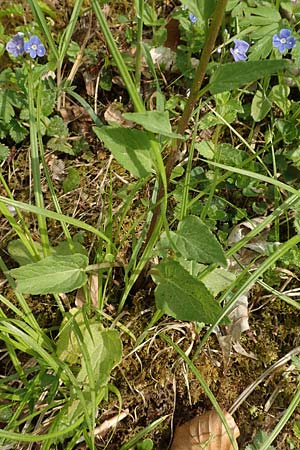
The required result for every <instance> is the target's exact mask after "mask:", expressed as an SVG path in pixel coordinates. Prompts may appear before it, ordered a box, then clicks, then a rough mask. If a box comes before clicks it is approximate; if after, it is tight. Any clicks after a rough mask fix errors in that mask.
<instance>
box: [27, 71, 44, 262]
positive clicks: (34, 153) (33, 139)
mask: <svg viewBox="0 0 300 450" xmlns="http://www.w3.org/2000/svg"><path fill="white" fill-rule="evenodd" d="M31 64H32V63H31V62H29V63H28V109H29V126H30V156H31V170H32V177H33V190H34V198H35V204H36V206H37V207H38V208H42V209H43V208H44V200H43V194H42V189H41V175H40V158H39V147H38V138H37V135H38V134H37V115H36V108H35V99H34V92H35V86H34V81H33V71H32V67H31ZM37 220H38V227H39V233H40V238H41V243H42V248H43V253H44V255H45V256H47V255H48V253H49V239H48V233H47V222H46V218H45V217H44V216H41V215H40V214H38V216H37Z"/></svg>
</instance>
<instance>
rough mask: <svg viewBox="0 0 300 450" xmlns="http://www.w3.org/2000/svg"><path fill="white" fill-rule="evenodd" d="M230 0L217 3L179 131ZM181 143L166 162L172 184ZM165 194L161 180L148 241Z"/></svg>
mask: <svg viewBox="0 0 300 450" xmlns="http://www.w3.org/2000/svg"><path fill="white" fill-rule="evenodd" d="M227 1H228V0H219V1H218V3H217V6H216V8H215V11H214V14H213V17H212V22H211V25H210V28H209V31H208V35H207V39H206V42H205V44H204V47H203V50H202V53H201V57H200V61H199V64H198V67H197V69H196V73H195V77H194V81H193V85H192V87H191V92H190V96H189V98H188V101H187V103H186V106H185V109H184V111H183V114H182V117H181V119H180V122H179V124H178V128H177V133H178V134H183V133H184V132H185V130H186V128H187V126H188V123H189V120H190V117H191V114H192V112H193V109H194V107H195V105H196V102H197V101H198V97H199V92H200V89H201V86H202V83H203V80H204V76H205V73H206V69H207V65H208V63H209V59H210V55H211V53H212V51H213V49H214V46H215V42H216V39H217V36H218V33H219V30H220V27H221V24H222V20H223V17H224V14H225V9H226V5H227ZM179 146H180V143H179V141H178V140H174V141H173V143H172V145H171V148H170V149H169V156H168V159H167V163H166V178H167V184H168V185H169V184H170V178H171V173H172V170H173V168H174V165H175V163H176V160H177V157H178V150H179ZM163 196H164V186H163V185H162V183H161V182H160V185H159V190H158V195H157V206H156V208H155V210H154V212H153V217H152V220H151V223H150V226H149V230H148V233H147V237H146V243H147V242H148V241H149V239H150V236H151V235H152V233H153V230H154V229H155V227H156V223H157V222H158V219H159V217H160V213H161V207H160V205H161V200H162V198H163Z"/></svg>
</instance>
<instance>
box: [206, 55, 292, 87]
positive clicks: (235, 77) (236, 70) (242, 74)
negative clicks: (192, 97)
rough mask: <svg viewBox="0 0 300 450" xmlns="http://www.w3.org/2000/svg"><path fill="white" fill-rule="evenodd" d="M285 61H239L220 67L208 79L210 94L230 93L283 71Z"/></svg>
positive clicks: (287, 64) (286, 65) (285, 66)
mask: <svg viewBox="0 0 300 450" xmlns="http://www.w3.org/2000/svg"><path fill="white" fill-rule="evenodd" d="M288 66H289V62H288V61H287V60H284V59H282V60H267V61H239V62H233V63H228V64H223V65H221V66H220V67H219V68H218V69H217V70H216V71H215V72H214V73H213V75H212V76H211V78H210V92H211V93H212V94H217V93H218V92H224V91H231V90H232V89H237V88H239V87H241V86H244V85H245V84H248V83H252V82H253V81H256V80H259V79H260V78H263V77H265V76H268V75H273V74H276V73H278V72H281V71H283V70H284V69H286V68H287V67H288Z"/></svg>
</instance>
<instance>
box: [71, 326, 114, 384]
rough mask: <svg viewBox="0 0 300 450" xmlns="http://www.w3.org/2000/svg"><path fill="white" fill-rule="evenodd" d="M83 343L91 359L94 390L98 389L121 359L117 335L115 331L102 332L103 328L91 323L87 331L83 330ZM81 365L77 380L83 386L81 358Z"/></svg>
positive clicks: (84, 377) (85, 370)
mask: <svg viewBox="0 0 300 450" xmlns="http://www.w3.org/2000/svg"><path fill="white" fill-rule="evenodd" d="M83 342H84V344H85V345H86V348H87V350H88V354H89V356H90V359H91V365H92V369H93V373H94V377H95V382H96V388H97V389H99V388H100V387H101V386H105V385H106V384H107V383H108V381H109V377H110V372H111V370H112V369H113V368H114V367H116V365H117V364H119V363H120V361H121V359H122V344H121V341H120V338H119V334H118V332H117V330H103V326H102V325H101V324H99V322H98V323H92V324H90V326H89V329H87V327H85V328H84V329H83ZM81 364H82V366H81V370H80V372H79V373H78V376H77V380H78V381H79V382H80V383H82V384H83V385H84V384H85V383H88V372H87V367H86V361H85V359H84V358H82V362H81Z"/></svg>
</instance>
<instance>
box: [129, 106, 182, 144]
mask: <svg viewBox="0 0 300 450" xmlns="http://www.w3.org/2000/svg"><path fill="white" fill-rule="evenodd" d="M123 117H124V118H125V119H127V120H131V121H132V122H135V123H137V124H138V125H142V127H144V128H145V130H147V131H151V133H157V134H162V135H163V136H167V137H170V138H175V139H184V137H183V136H182V135H181V134H176V133H173V132H172V128H171V124H170V119H169V113H168V111H164V112H160V111H146V112H144V113H123Z"/></svg>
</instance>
